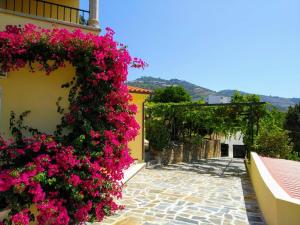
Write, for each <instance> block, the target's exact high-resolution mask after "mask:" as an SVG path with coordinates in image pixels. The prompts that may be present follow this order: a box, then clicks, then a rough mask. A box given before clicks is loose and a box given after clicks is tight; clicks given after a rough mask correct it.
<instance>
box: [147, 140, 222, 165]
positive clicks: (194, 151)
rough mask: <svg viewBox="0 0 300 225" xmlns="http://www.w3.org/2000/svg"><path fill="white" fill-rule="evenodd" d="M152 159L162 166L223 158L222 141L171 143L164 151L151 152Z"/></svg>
mask: <svg viewBox="0 0 300 225" xmlns="http://www.w3.org/2000/svg"><path fill="white" fill-rule="evenodd" d="M151 154H152V158H154V159H155V160H156V161H157V162H158V163H162V164H165V165H166V164H174V163H175V164H176V163H180V162H193V161H197V160H199V159H209V158H216V157H221V142H220V140H209V139H204V140H203V141H202V143H174V142H173V143H170V145H169V146H168V147H166V148H164V149H163V150H162V151H155V150H153V149H152V150H151Z"/></svg>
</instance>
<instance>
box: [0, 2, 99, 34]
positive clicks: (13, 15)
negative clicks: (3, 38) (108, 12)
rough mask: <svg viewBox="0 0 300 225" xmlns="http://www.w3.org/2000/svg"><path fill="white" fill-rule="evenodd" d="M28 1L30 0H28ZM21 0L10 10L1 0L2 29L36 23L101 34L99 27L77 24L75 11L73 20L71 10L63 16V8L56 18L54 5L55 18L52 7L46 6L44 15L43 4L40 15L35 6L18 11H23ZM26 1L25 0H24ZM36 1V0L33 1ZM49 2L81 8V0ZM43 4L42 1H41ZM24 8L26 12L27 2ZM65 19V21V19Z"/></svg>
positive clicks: (10, 6) (43, 25)
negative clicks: (4, 7) (29, 11)
mask: <svg viewBox="0 0 300 225" xmlns="http://www.w3.org/2000/svg"><path fill="white" fill-rule="evenodd" d="M27 1H28V0H27ZM8 2H10V3H9V5H8V9H9V8H12V5H11V4H12V3H11V2H12V1H8ZM20 2H21V1H17V0H16V8H15V11H9V10H5V9H3V4H4V3H3V1H1V0H0V3H1V4H2V7H1V4H0V18H1V20H0V30H4V28H5V27H6V25H24V24H28V23H31V24H35V25H36V26H39V27H43V28H49V29H51V28H53V27H59V28H66V29H68V30H74V29H78V28H80V29H81V30H82V31H83V32H92V33H94V34H99V32H100V29H98V28H93V27H90V26H84V25H79V24H76V21H77V19H76V18H77V16H76V13H75V11H74V12H72V14H71V17H72V19H71V21H72V22H69V20H70V12H69V11H66V13H65V15H66V16H65V18H63V14H64V13H63V10H62V9H61V8H59V11H58V19H59V20H56V18H57V17H56V16H57V11H56V8H55V7H53V8H52V10H51V11H52V13H51V14H52V18H55V19H50V7H46V8H45V17H44V16H43V10H42V5H41V6H40V8H38V15H37V16H36V15H35V14H36V12H35V7H34V6H32V7H33V8H34V9H33V10H32V12H31V13H20V12H18V11H21V3H20ZM24 2H25V1H24ZM32 2H35V1H32ZM49 2H53V3H58V4H61V5H66V6H70V7H74V8H79V0H74V1H73V0H61V1H60V0H51V1H49ZM40 4H42V3H40ZM23 7H24V9H23V11H25V12H26V10H28V9H27V8H26V7H28V6H26V3H25V4H24V6H23ZM63 20H65V21H63Z"/></svg>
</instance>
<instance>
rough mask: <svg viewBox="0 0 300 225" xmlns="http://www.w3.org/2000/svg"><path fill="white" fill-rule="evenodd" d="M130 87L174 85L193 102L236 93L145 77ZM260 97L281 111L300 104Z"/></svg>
mask: <svg viewBox="0 0 300 225" xmlns="http://www.w3.org/2000/svg"><path fill="white" fill-rule="evenodd" d="M128 85H132V86H136V87H141V88H147V89H150V90H155V89H157V88H163V87H167V86H172V85H178V86H183V87H184V88H185V89H186V90H187V92H188V93H189V94H190V95H191V96H192V98H193V100H198V99H201V98H205V97H206V96H208V95H221V96H228V97H231V96H232V95H233V94H234V92H235V91H236V90H222V91H218V92H216V91H213V90H210V89H207V88H204V87H201V86H198V85H196V84H193V83H190V82H187V81H184V80H178V79H170V80H166V79H162V78H154V77H150V76H145V77H141V78H138V79H136V80H133V81H129V82H128ZM240 93H241V94H250V93H246V92H243V91H240ZM259 96H260V97H261V101H264V102H269V103H271V104H272V105H274V106H276V107H277V108H278V109H281V110H287V109H288V107H289V106H293V105H295V104H297V103H300V98H283V97H278V96H267V95H259Z"/></svg>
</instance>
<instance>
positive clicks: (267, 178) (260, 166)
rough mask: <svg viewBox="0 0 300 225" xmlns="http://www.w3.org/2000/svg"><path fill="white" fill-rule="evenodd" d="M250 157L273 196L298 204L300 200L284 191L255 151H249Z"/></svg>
mask: <svg viewBox="0 0 300 225" xmlns="http://www.w3.org/2000/svg"><path fill="white" fill-rule="evenodd" d="M251 157H252V159H253V162H251V163H255V164H256V167H257V170H258V172H259V174H260V176H261V178H262V179H263V181H264V183H265V184H266V185H267V187H268V189H269V190H270V191H271V193H272V194H273V195H274V197H275V198H277V199H281V200H284V201H288V202H292V203H294V204H298V205H300V200H298V199H296V198H293V197H291V196H290V195H289V194H288V193H286V191H285V190H284V189H283V188H282V187H281V186H280V185H279V184H278V183H277V182H276V180H275V179H274V178H273V176H272V175H271V174H270V172H269V171H268V169H267V168H266V166H265V164H264V163H263V162H262V160H261V159H260V157H259V155H258V154H257V153H255V152H251Z"/></svg>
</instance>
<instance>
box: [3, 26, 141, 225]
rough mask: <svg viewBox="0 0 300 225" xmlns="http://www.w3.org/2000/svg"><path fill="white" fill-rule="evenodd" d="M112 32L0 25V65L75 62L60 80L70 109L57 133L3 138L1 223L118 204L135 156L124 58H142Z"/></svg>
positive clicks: (92, 214) (84, 215)
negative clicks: (5, 211) (5, 214)
mask: <svg viewBox="0 0 300 225" xmlns="http://www.w3.org/2000/svg"><path fill="white" fill-rule="evenodd" d="M113 35H114V33H113V31H112V30H111V29H107V32H106V34H105V35H104V36H96V35H93V34H84V33H82V32H81V31H80V30H75V31H73V32H70V31H68V30H66V29H53V30H48V29H41V28H37V27H35V26H34V25H30V24H28V25H25V26H24V27H16V26H8V27H7V28H6V30H5V31H2V32H0V59H1V61H0V66H1V70H2V71H6V72H10V71H14V70H17V69H20V68H24V67H25V66H27V65H29V66H30V68H31V70H33V71H34V70H36V69H38V70H41V71H45V72H46V74H47V75H49V74H50V73H51V72H52V71H53V70H56V69H58V68H60V67H63V66H64V65H65V63H67V62H68V63H70V64H72V65H73V66H74V67H75V68H76V75H75V77H74V80H73V81H70V83H69V84H64V85H62V86H63V87H66V88H69V89H70V91H69V96H68V99H69V109H68V110H67V112H66V113H65V114H64V115H62V120H61V123H60V124H59V125H58V126H57V131H56V132H55V133H54V134H38V135H34V136H32V137H27V138H22V140H21V141H20V140H19V141H18V142H16V141H7V140H4V139H3V138H1V139H0V197H1V199H2V200H3V201H5V204H6V206H7V208H9V209H10V214H9V218H8V220H6V221H4V224H14V225H27V224H29V222H30V221H32V220H36V222H37V224H40V225H46V224H47V225H50V224H51V225H52V224H53V225H67V224H81V223H83V222H86V221H89V222H92V221H95V220H97V221H102V220H103V218H104V217H105V216H108V215H111V214H113V213H114V212H115V211H116V210H118V209H119V208H120V206H118V205H117V204H116V203H115V201H114V200H115V199H116V198H119V197H121V190H122V183H121V182H120V180H121V179H122V177H123V170H124V169H125V168H128V166H129V165H130V164H131V162H132V158H131V157H130V155H129V152H128V147H127V144H128V142H129V141H131V140H132V139H133V138H134V137H135V136H136V135H137V134H138V129H139V126H138V124H137V122H136V121H135V119H134V115H135V112H136V106H134V105H132V104H130V100H131V96H130V94H129V93H128V89H127V86H126V84H125V81H126V78H127V73H128V66H132V67H137V68H141V67H144V66H145V64H144V62H143V61H142V60H140V59H137V58H131V57H130V55H129V53H128V51H127V49H126V48H125V47H123V46H122V45H120V44H118V43H117V42H115V41H114V39H113ZM33 63H34V64H33ZM36 64H38V66H36ZM32 65H35V66H32ZM34 208H35V209H34ZM33 212H37V213H36V214H35V215H34V214H33Z"/></svg>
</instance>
